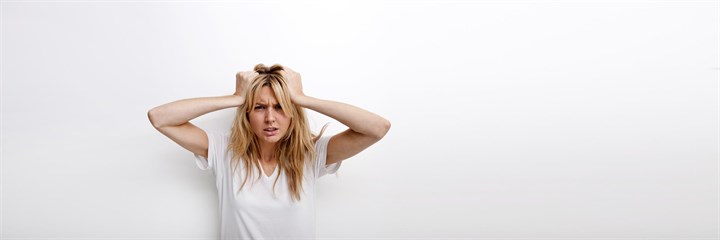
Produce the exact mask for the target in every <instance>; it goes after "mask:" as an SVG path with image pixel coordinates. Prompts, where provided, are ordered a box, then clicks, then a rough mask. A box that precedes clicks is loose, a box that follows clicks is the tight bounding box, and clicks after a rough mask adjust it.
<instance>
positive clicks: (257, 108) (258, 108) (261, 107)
mask: <svg viewBox="0 0 720 240" xmlns="http://www.w3.org/2000/svg"><path fill="white" fill-rule="evenodd" d="M263 109H265V106H255V110H263Z"/></svg>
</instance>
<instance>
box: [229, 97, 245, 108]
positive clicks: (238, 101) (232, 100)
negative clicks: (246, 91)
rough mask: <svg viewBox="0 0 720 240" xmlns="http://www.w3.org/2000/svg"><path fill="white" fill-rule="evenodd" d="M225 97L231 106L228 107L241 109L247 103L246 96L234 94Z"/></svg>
mask: <svg viewBox="0 0 720 240" xmlns="http://www.w3.org/2000/svg"><path fill="white" fill-rule="evenodd" d="M225 97H226V98H227V102H228V105H230V106H228V107H239V106H240V105H242V104H243V103H245V97H244V96H239V95H235V94H233V95H228V96H225Z"/></svg>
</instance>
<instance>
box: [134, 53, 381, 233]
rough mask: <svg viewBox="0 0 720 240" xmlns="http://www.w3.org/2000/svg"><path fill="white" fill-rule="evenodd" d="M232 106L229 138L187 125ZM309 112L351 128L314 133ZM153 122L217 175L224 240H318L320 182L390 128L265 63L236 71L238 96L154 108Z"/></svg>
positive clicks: (293, 74) (287, 70) (287, 71)
mask: <svg viewBox="0 0 720 240" xmlns="http://www.w3.org/2000/svg"><path fill="white" fill-rule="evenodd" d="M229 107H237V115H236V117H235V120H234V121H233V126H232V130H231V132H230V133H214V132H205V131H204V130H202V129H200V128H198V127H196V126H195V125H193V124H192V123H190V122H188V121H190V120H191V119H194V118H196V117H198V116H201V115H203V114H206V113H209V112H212V111H217V110H220V109H224V108H229ZM304 108H308V109H312V110H314V111H316V112H319V113H322V114H325V115H327V116H329V117H331V118H334V119H335V120H337V121H339V122H341V123H343V124H345V125H346V126H347V127H349V129H347V130H345V131H343V132H341V133H339V134H337V135H334V136H322V131H321V132H320V134H319V136H313V135H312V134H311V133H310V129H309V127H308V123H307V122H308V121H307V118H306V116H305V113H304ZM148 118H149V119H150V122H151V123H152V125H153V126H154V127H155V128H156V129H157V130H158V131H160V132H161V133H162V134H164V135H165V136H167V137H168V138H170V139H171V140H173V141H175V142H176V143H177V144H179V145H180V146H182V147H183V148H185V149H187V150H189V151H190V152H192V153H194V154H195V156H196V161H197V163H198V166H199V167H200V168H201V169H203V170H206V169H211V170H212V171H213V172H214V173H215V177H216V186H217V189H218V195H219V200H220V217H221V226H220V232H221V233H220V236H221V238H222V239H308V238H311V239H312V238H315V216H314V214H315V208H314V201H313V199H314V182H315V180H316V179H317V178H319V177H321V176H323V175H325V174H328V173H334V172H335V171H337V169H338V168H339V167H340V163H341V161H343V160H345V159H347V158H349V157H352V156H353V155H355V154H357V153H359V152H361V151H362V150H364V149H366V148H367V147H369V146H370V145H372V144H374V143H376V142H377V141H379V140H380V139H382V138H383V137H384V136H385V134H386V133H387V131H388V130H389V129H390V122H389V121H388V120H386V119H384V118H382V117H380V116H378V115H376V114H373V113H371V112H368V111H366V110H363V109H360V108H358V107H355V106H351V105H348V104H344V103H339V102H334V101H328V100H322V99H317V98H313V97H310V96H306V95H305V94H304V93H303V91H302V81H301V78H300V74H298V73H297V72H294V71H292V69H290V68H287V67H283V66H280V65H273V66H272V67H269V68H268V67H266V66H264V65H262V64H258V65H257V66H255V71H249V72H239V73H237V74H236V87H235V93H234V94H233V95H229V96H219V97H204V98H193V99H184V100H179V101H175V102H171V103H167V104H164V105H161V106H158V107H155V108H153V109H151V110H150V111H149V112H148ZM323 130H324V128H323Z"/></svg>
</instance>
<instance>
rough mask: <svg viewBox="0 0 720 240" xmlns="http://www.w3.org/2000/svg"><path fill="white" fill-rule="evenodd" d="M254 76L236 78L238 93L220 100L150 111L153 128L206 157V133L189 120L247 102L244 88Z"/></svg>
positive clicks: (183, 102)
mask: <svg viewBox="0 0 720 240" xmlns="http://www.w3.org/2000/svg"><path fill="white" fill-rule="evenodd" d="M252 76H253V75H252V73H249V72H241V73H238V74H237V75H236V86H235V94H233V95H228V96H219V97H202V98H191V99H183V100H178V101H174V102H171V103H166V104H163V105H160V106H157V107H154V108H152V109H150V111H148V119H150V123H152V125H153V127H155V129H157V130H158V131H160V132H161V133H162V134H163V135H165V136H167V137H168V138H170V139H171V140H173V141H174V142H176V143H177V144H178V145H180V146H182V147H183V148H185V149H187V150H189V151H190V152H193V153H195V154H198V155H201V156H203V157H207V156H208V153H207V150H208V138H207V135H206V134H205V131H203V130H202V129H200V128H198V127H197V126H195V125H193V124H192V123H190V122H189V121H190V120H192V119H194V118H196V117H199V116H202V115H204V114H206V113H209V112H213V111H217V110H220V109H225V108H229V107H237V106H240V105H241V104H243V103H244V102H245V97H244V92H243V90H244V88H245V86H246V85H247V79H249V78H248V77H252Z"/></svg>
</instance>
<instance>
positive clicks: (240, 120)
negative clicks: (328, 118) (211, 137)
mask: <svg viewBox="0 0 720 240" xmlns="http://www.w3.org/2000/svg"><path fill="white" fill-rule="evenodd" d="M282 70H283V67H282V66H281V65H279V64H275V65H272V66H271V67H269V68H268V67H266V66H265V65H263V64H258V65H256V66H255V71H256V72H257V73H258V75H257V76H256V77H255V78H254V79H252V80H251V81H250V83H249V84H248V87H247V90H246V92H245V103H244V104H242V105H240V106H238V109H237V114H236V116H235V120H234V121H233V125H232V132H231V138H230V143H229V145H228V151H232V153H233V154H232V161H231V163H232V164H231V165H232V169H233V170H232V173H233V175H234V174H235V173H236V170H237V169H238V166H239V164H240V163H242V164H243V167H244V168H245V177H244V178H243V181H242V184H241V185H240V188H239V189H238V192H240V191H241V190H242V188H243V187H244V186H245V183H247V181H248V179H250V176H251V175H253V171H251V170H252V169H255V170H257V171H255V172H257V174H258V177H257V179H260V177H261V175H262V172H261V169H260V168H261V167H262V166H261V165H260V164H259V162H258V159H259V157H260V142H259V140H258V137H257V136H256V135H255V134H254V133H253V131H252V130H251V128H250V118H249V117H250V111H252V109H253V106H255V104H256V101H255V96H256V95H257V94H258V93H259V92H260V89H261V88H262V87H265V86H267V87H270V88H271V89H272V91H273V93H274V94H275V98H276V99H277V101H278V103H279V104H280V107H281V109H282V111H283V113H284V114H285V116H289V118H290V125H289V127H288V130H287V131H286V133H285V136H283V137H282V138H281V139H280V140H279V142H278V143H277V145H276V146H277V147H276V148H275V157H276V160H277V162H278V167H279V168H280V169H279V173H280V174H283V173H284V174H285V175H286V176H287V183H288V187H289V190H290V195H291V197H292V199H293V200H295V201H300V193H301V192H302V191H303V189H302V180H303V174H304V172H303V170H304V169H305V162H306V161H312V160H313V159H315V147H314V142H315V141H316V140H317V138H318V137H319V136H320V135H322V132H323V131H324V130H325V128H324V127H323V129H322V130H321V131H320V134H319V135H318V137H316V136H315V135H313V134H312V133H311V132H310V128H309V126H308V120H307V117H306V116H305V109H303V108H302V107H300V106H297V105H295V104H294V103H292V101H291V100H290V94H289V92H288V85H287V82H286V80H285V78H284V77H283V75H282V74H281V73H280V71H282ZM280 174H278V175H277V177H275V182H274V183H273V192H274V190H275V185H277V182H278V180H279V179H280Z"/></svg>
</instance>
